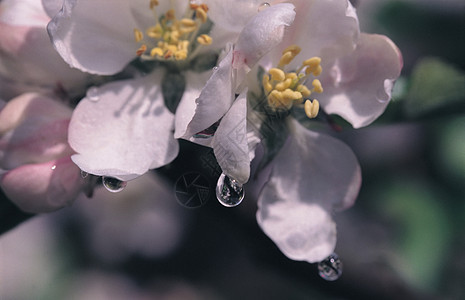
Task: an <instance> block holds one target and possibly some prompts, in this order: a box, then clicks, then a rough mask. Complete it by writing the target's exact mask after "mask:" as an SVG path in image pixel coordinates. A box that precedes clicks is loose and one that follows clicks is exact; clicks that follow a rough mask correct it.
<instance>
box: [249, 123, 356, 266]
mask: <svg viewBox="0 0 465 300" xmlns="http://www.w3.org/2000/svg"><path fill="white" fill-rule="evenodd" d="M289 125H290V131H291V136H290V138H289V140H288V141H287V143H286V144H285V145H284V147H283V148H282V149H281V151H280V152H279V154H278V155H277V156H276V158H275V159H274V164H273V169H272V173H271V176H270V180H269V181H268V182H267V183H266V184H265V186H264V187H263V189H262V193H261V194H260V196H259V199H258V212H257V220H258V223H259V224H260V226H261V227H262V229H263V230H264V231H265V233H266V234H267V235H268V236H269V237H270V238H271V239H272V240H273V241H274V242H275V243H276V244H277V245H278V247H279V248H280V249H281V250H282V251H283V252H284V254H285V255H287V256H288V257H290V258H293V259H298V260H306V261H308V262H317V261H320V260H322V259H324V258H325V257H327V256H328V255H329V254H331V253H332V251H333V250H334V245H335V228H334V224H333V222H332V220H331V217H330V213H331V212H332V211H333V210H334V209H345V208H348V207H350V206H351V205H352V204H353V203H354V201H355V198H356V196H357V194H358V191H359V189H360V184H361V171H360V166H359V164H358V162H357V159H356V157H355V155H354V154H353V152H352V151H351V150H350V148H349V147H348V146H346V145H345V144H344V143H342V142H341V141H339V140H337V139H335V138H333V137H330V136H328V135H324V134H320V133H317V132H313V131H309V130H307V129H305V128H304V127H302V125H300V124H299V123H298V122H297V121H295V120H292V121H291V122H289Z"/></svg>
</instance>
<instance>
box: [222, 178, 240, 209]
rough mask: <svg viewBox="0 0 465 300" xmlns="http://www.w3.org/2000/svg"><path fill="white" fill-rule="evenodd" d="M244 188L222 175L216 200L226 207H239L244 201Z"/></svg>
mask: <svg viewBox="0 0 465 300" xmlns="http://www.w3.org/2000/svg"><path fill="white" fill-rule="evenodd" d="M244 196H245V193H244V188H243V187H242V185H241V184H239V183H237V181H236V180H234V179H231V178H229V177H228V176H226V175H225V174H221V176H220V178H219V179H218V183H217V184H216V198H217V199H218V201H219V202H220V203H221V204H222V205H224V206H226V207H234V206H237V205H239V204H240V203H241V202H242V200H243V199H244Z"/></svg>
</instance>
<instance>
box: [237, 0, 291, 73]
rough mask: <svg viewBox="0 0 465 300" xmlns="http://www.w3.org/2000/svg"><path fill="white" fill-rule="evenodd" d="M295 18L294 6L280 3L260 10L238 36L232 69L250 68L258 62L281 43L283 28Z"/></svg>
mask: <svg viewBox="0 0 465 300" xmlns="http://www.w3.org/2000/svg"><path fill="white" fill-rule="evenodd" d="M294 17H295V12H294V5H292V4H289V3H282V4H277V5H273V6H271V7H269V8H267V9H264V10H262V11H261V12H260V13H258V14H257V15H256V16H255V17H254V18H252V19H251V20H250V21H249V22H248V23H247V24H246V25H245V27H244V29H243V30H242V32H241V33H240V35H239V38H238V40H237V43H236V46H235V48H234V61H233V66H234V68H236V69H237V68H240V67H243V66H247V67H248V68H252V67H253V66H254V65H255V64H256V63H257V62H258V60H259V59H260V58H261V57H262V56H263V55H265V54H266V53H268V51H270V50H271V49H272V48H273V47H275V46H276V45H277V44H279V42H281V40H282V38H283V35H284V27H285V26H289V25H290V24H291V23H292V22H293V20H294Z"/></svg>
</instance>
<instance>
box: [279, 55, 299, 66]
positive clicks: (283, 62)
mask: <svg viewBox="0 0 465 300" xmlns="http://www.w3.org/2000/svg"><path fill="white" fill-rule="evenodd" d="M294 57H295V55H294V54H292V52H291V51H287V52H285V53H284V54H283V55H282V56H281V59H280V60H279V63H278V67H280V68H282V67H284V66H285V65H288V64H289V63H290V62H291V61H292V60H293V59H294Z"/></svg>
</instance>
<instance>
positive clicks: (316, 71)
mask: <svg viewBox="0 0 465 300" xmlns="http://www.w3.org/2000/svg"><path fill="white" fill-rule="evenodd" d="M321 72H323V68H322V67H321V66H318V67H317V68H316V70H315V71H313V76H320V74H321Z"/></svg>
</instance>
